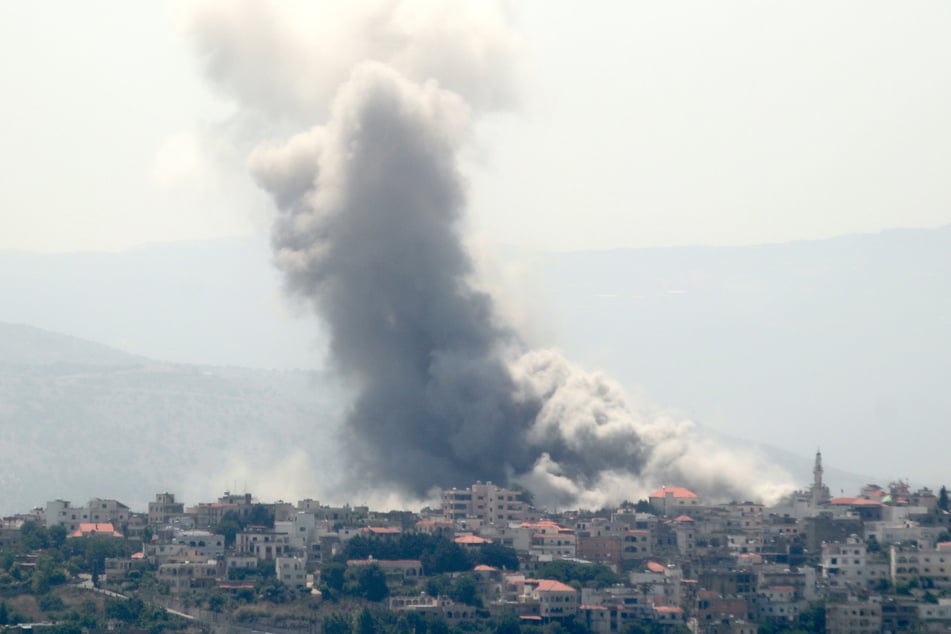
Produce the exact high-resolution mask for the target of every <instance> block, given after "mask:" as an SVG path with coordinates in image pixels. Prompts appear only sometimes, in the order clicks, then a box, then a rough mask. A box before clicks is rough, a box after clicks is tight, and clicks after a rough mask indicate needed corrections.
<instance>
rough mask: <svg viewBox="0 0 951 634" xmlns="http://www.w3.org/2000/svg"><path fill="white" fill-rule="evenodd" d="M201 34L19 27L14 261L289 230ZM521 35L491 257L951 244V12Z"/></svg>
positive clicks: (5, 59)
mask: <svg viewBox="0 0 951 634" xmlns="http://www.w3.org/2000/svg"><path fill="white" fill-rule="evenodd" d="M179 14H180V7H178V6H177V5H173V4H160V3H128V2H84V3H67V2H61V3H6V4H5V5H4V7H3V19H2V20H0V47H2V49H0V53H2V54H0V73H2V77H3V81H4V91H3V94H4V99H3V100H2V101H0V138H2V139H3V140H4V150H5V151H4V152H3V154H2V157H0V169H2V170H3V173H4V178H3V181H2V185H0V208H2V209H3V212H2V214H0V248H18V249H28V250H44V251H49V250H98V249H122V248H126V247H130V246H133V245H136V244H141V243H145V242H156V241H164V240H179V239H196V238H211V237H219V236H235V235H246V234H250V233H253V232H265V231H267V227H268V226H269V225H270V213H271V212H270V210H269V203H268V202H267V200H266V199H265V197H264V195H263V194H261V193H260V192H259V191H257V190H256V189H255V188H254V186H253V185H252V184H251V182H250V179H248V178H247V177H246V175H245V174H244V167H243V151H244V150H243V148H242V147H241V141H240V139H241V130H240V129H237V130H236V129H235V128H236V126H235V121H234V119H233V116H232V115H233V112H234V108H233V106H232V104H230V103H229V102H228V101H227V100H226V99H225V98H224V97H221V96H218V95H214V94H212V93H211V92H210V90H209V88H208V87H207V84H206V83H205V82H203V80H202V78H201V75H200V70H199V63H198V61H197V60H196V56H195V54H194V51H193V50H192V48H191V44H190V41H189V39H188V38H187V36H186V35H184V34H183V32H182V31H181V29H180V28H179ZM511 18H512V20H513V22H514V23H515V24H516V30H517V32H518V33H519V34H520V35H521V37H522V38H523V41H522V59H523V63H524V67H523V68H522V74H521V77H522V81H521V83H520V87H519V91H520V94H519V103H518V107H517V108H516V110H515V111H514V112H510V113H505V114H497V115H493V116H492V117H491V118H489V119H483V120H482V122H481V123H480V128H479V131H478V138H477V140H476V141H477V142H476V143H475V144H473V147H472V149H471V150H470V152H469V154H468V158H467V162H468V165H467V167H466V172H467V176H468V178H469V184H470V203H471V220H470V222H471V223H472V229H473V230H474V231H475V232H476V233H477V234H479V235H480V236H482V237H483V238H484V239H487V240H489V241H493V242H497V243H503V244H513V245H519V246H526V247H534V248H544V249H586V248H611V247H629V246H660V245H674V244H695V243H704V244H751V243H760V242H774V241H785V240H791V239H799V238H818V237H826V236H830V235H836V234H841V233H848V232H856V231H876V230H879V229H882V228H886V227H898V226H937V225H942V224H947V223H951V188H949V187H948V185H947V174H948V173H951V123H949V119H948V117H947V113H948V112H951V75H949V74H948V72H947V69H948V68H951V38H948V37H947V34H948V33H951V4H949V3H947V2H944V1H932V2H915V3H895V2H879V1H874V2H873V1H868V0H859V1H854V2H785V3H779V2H768V1H764V0H751V1H748V2H735V1H721V2H716V3H709V2H625V3H621V2H613V3H603V4H602V5H601V7H600V9H599V10H598V9H593V8H592V7H591V6H590V5H582V4H581V3H566V2H557V3H556V2H548V1H544V0H533V1H523V2H518V3H513V6H512V8H511ZM318 119H319V117H315V121H317V120H318Z"/></svg>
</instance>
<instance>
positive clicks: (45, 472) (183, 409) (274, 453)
mask: <svg viewBox="0 0 951 634" xmlns="http://www.w3.org/2000/svg"><path fill="white" fill-rule="evenodd" d="M332 396H333V395H332V394H330V393H329V387H328V385H327V384H325V383H324V382H323V380H322V378H321V377H320V376H319V375H317V374H316V373H306V372H301V371H265V370H247V369H235V368H216V367H211V366H190V365H183V364H170V363H164V362H157V361H152V360H149V359H146V358H144V357H140V356H135V355H130V354H126V353H124V352H120V351H118V350H115V349H113V348H109V347H106V346H102V345H99V344H95V343H91V342H88V341H84V340H81V339H77V338H75V337H69V336H64V335H60V334H57V333H52V332H47V331H43V330H39V329H36V328H32V327H27V326H21V325H11V324H3V323H0V437H2V443H0V491H2V497H0V512H3V513H11V512H15V511H24V510H28V509H30V508H32V507H34V506H37V505H43V504H44V503H45V502H46V501H47V500H50V499H56V498H63V499H70V500H72V501H74V502H77V503H80V504H81V503H85V502H86V501H87V499H88V498H91V497H95V496H98V497H111V498H117V499H119V500H122V501H124V502H126V503H127V504H134V505H135V506H134V508H140V509H144V508H145V506H144V505H145V502H146V501H147V500H148V499H149V498H150V497H151V496H152V495H153V494H154V493H158V492H162V491H172V492H177V493H179V495H180V497H181V496H188V495H190V496H193V497H192V498H191V499H190V500H188V501H189V502H191V503H194V502H195V501H196V500H195V499H194V496H202V497H201V498H200V499H203V500H207V499H214V496H216V495H220V494H221V492H222V491H224V490H225V489H228V488H238V489H240V488H242V487H251V488H252V489H253V488H254V487H255V486H258V487H259V488H260V487H264V488H267V487H271V490H274V489H275V488H277V489H279V490H281V491H286V492H287V493H288V494H294V493H295V492H306V491H314V490H315V488H316V482H317V480H318V479H319V477H320V469H319V465H317V464H303V463H301V460H302V458H301V457H300V456H299V455H298V454H297V453H296V451H295V450H296V449H298V448H301V447H307V448H308V454H309V455H312V456H320V455H321V454H322V451H321V447H320V443H321V439H323V442H325V443H326V442H327V440H328V439H327V433H328V431H329V430H330V429H331V423H332V420H333V419H334V418H335V417H336V415H337V414H336V413H335V410H334V408H333V405H332V402H331V401H332V398H331V397H332ZM337 400H339V398H338V399H337ZM326 453H329V452H326ZM329 459H330V458H329V456H328V460H329ZM328 471H329V472H330V473H332V470H328ZM291 475H300V476H301V480H302V481H300V482H297V483H295V482H293V481H284V478H285V476H291ZM241 476H243V478H242V479H241V480H238V479H237V478H239V477H241ZM272 480H273V481H272Z"/></svg>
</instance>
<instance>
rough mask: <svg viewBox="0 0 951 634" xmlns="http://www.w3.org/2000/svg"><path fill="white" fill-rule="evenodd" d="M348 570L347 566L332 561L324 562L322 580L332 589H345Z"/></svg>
mask: <svg viewBox="0 0 951 634" xmlns="http://www.w3.org/2000/svg"><path fill="white" fill-rule="evenodd" d="M346 572H347V566H346V565H344V564H338V563H336V562H331V563H328V564H324V565H323V566H322V567H321V569H320V580H321V582H323V584H324V585H325V586H327V587H328V588H330V589H331V590H336V591H337V592H340V591H341V590H343V583H344V576H345V574H346Z"/></svg>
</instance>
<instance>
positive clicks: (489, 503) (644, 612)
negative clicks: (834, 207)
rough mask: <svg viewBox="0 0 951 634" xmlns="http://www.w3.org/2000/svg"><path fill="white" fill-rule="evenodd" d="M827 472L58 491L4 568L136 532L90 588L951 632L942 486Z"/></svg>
mask: <svg viewBox="0 0 951 634" xmlns="http://www.w3.org/2000/svg"><path fill="white" fill-rule="evenodd" d="M822 476H823V469H822V462H821V455H820V454H818V453H817V454H816V459H815V467H814V480H813V482H812V484H811V485H810V486H809V487H808V488H805V489H804V490H801V491H797V492H796V493H794V494H792V495H790V496H788V497H787V498H785V499H784V500H783V501H782V502H781V503H780V504H778V505H776V506H774V507H765V506H764V505H762V504H758V503H753V502H749V501H732V502H729V503H716V504H714V503H709V502H707V501H705V500H704V499H703V498H702V497H701V496H699V495H698V494H696V493H694V492H692V491H691V490H689V489H687V488H684V487H681V486H664V487H662V488H660V489H658V490H656V491H654V492H652V493H651V494H650V495H649V496H648V498H647V499H646V500H640V501H638V502H636V503H632V502H625V503H624V504H622V505H621V506H620V507H618V508H612V509H602V510H599V511H564V512H559V513H551V512H544V511H540V510H538V509H536V508H534V506H533V505H532V500H531V494H530V493H529V492H528V491H526V490H524V489H520V488H518V487H512V488H505V487H501V486H497V485H495V484H492V483H481V482H478V483H473V484H472V485H471V486H469V487H467V488H464V489H455V488H453V489H446V490H444V491H443V493H442V505H441V508H435V509H424V510H423V511H421V512H419V513H413V512H407V511H389V512H377V511H374V510H372V509H369V508H367V507H362V506H349V505H345V506H328V505H323V504H321V503H319V502H318V501H315V500H301V501H299V502H297V503H296V504H292V503H286V502H280V501H278V502H272V503H262V502H259V501H257V500H255V499H254V497H253V496H252V495H251V494H250V493H243V494H233V493H230V492H226V493H225V494H224V495H223V496H221V497H220V498H219V499H217V500H215V501H213V502H201V503H198V504H197V505H195V506H193V507H187V508H186V506H185V504H184V503H183V502H181V501H178V500H177V499H176V497H175V495H174V494H172V493H159V494H157V495H156V496H155V499H154V501H152V502H149V504H148V510H147V512H146V513H138V512H133V511H132V510H131V509H130V508H129V507H127V506H126V505H124V504H123V503H121V502H119V501H117V500H111V499H99V498H94V499H92V500H90V501H89V502H88V503H87V504H86V505H85V506H76V505H73V504H72V503H71V502H68V501H64V500H54V501H50V502H48V503H47V504H46V506H45V508H37V509H34V510H33V511H31V512H29V513H24V514H20V515H17V516H15V517H9V518H5V519H4V520H3V526H2V536H0V541H2V546H3V548H4V549H6V548H9V547H11V546H14V545H19V546H20V551H19V552H21V553H23V554H21V555H20V556H19V557H18V558H17V559H16V561H10V560H8V561H7V564H6V566H5V567H6V570H7V572H8V573H11V571H12V570H13V568H14V567H19V568H20V569H24V570H26V569H29V568H30V566H31V561H32V562H33V563H32V565H33V566H35V565H36V561H37V558H38V557H41V556H42V548H38V549H35V550H34V551H33V552H31V551H30V549H28V548H26V549H25V548H23V545H24V543H25V542H27V541H28V540H29V539H30V538H32V537H33V536H34V535H33V534H34V533H35V532H36V529H37V527H40V528H41V529H43V530H45V531H46V533H47V535H48V539H49V540H51V541H53V540H55V538H54V535H59V538H60V540H61V541H62V540H65V541H66V542H68V541H69V540H73V539H80V540H81V539H86V538H95V539H97V540H99V541H104V540H117V541H122V542H124V543H127V544H133V545H134V546H130V548H129V549H128V550H129V551H130V552H129V554H127V555H125V554H123V555H121V556H105V557H104V558H103V559H102V565H101V569H100V570H92V574H91V575H86V576H85V579H86V581H85V583H86V584H87V585H89V586H92V587H96V588H102V589H106V590H108V591H111V592H115V593H117V595H119V593H122V592H125V591H128V590H129V589H130V588H131V589H132V590H138V589H144V585H143V583H142V580H143V579H144V578H145V577H148V578H150V579H151V580H152V585H151V587H150V588H151V591H152V592H153V594H154V595H155V596H161V597H163V600H164V601H165V603H166V604H168V605H172V604H174V605H175V606H176V608H178V609H181V610H182V613H183V614H188V611H189V608H199V609H200V608H206V609H212V610H215V611H220V610H222V609H224V608H225V607H226V606H228V605H231V606H235V605H253V604H255V603H258V602H261V601H264V600H266V599H267V597H268V596H271V597H272V598H273V597H274V596H278V595H280V597H281V598H280V601H278V602H289V601H294V600H297V599H302V600H306V601H309V602H312V603H313V602H318V603H317V604H321V603H327V602H332V601H336V600H338V599H339V598H341V597H345V596H352V597H354V598H355V599H359V600H360V601H364V602H365V604H366V605H373V606H374V607H375V609H386V610H388V611H390V612H394V613H404V614H413V615H419V616H423V617H426V618H436V619H439V620H441V621H444V622H445V623H446V624H447V625H448V626H450V627H452V626H454V625H458V624H460V623H465V622H471V621H475V620H478V619H484V618H494V619H496V620H497V621H498V620H500V619H501V620H506V619H508V621H511V622H515V623H517V624H518V625H519V627H520V628H521V627H532V626H539V627H544V626H548V625H550V624H553V623H554V624H560V625H561V626H564V627H568V629H569V630H570V631H581V632H590V633H592V634H611V633H613V632H639V631H651V632H694V633H696V634H757V633H765V632H779V631H826V632H849V633H865V632H868V633H872V632H875V633H879V632H909V631H915V632H917V631H921V632H932V631H951V514H949V512H948V499H947V491H946V489H944V487H941V490H940V492H939V493H938V494H935V493H934V492H932V491H931V490H929V489H927V488H922V489H920V490H917V491H914V492H913V491H911V490H910V489H909V487H908V486H907V484H905V483H903V482H900V481H899V482H895V483H892V484H891V485H889V486H886V487H880V486H877V485H868V486H866V487H864V488H863V489H862V490H861V491H859V492H856V493H857V494H856V496H855V497H838V498H835V497H831V496H830V494H829V490H828V487H827V486H826V485H825V484H824V483H823V478H822ZM26 533H30V535H27V534H26ZM39 545H40V546H42V545H43V544H39ZM110 554H113V555H114V554H115V553H110ZM414 555H415V556H414ZM262 570H266V571H267V576H268V578H270V579H271V581H270V585H269V586H268V588H267V589H262V584H261V583H260V579H261V576H260V575H261V571H262ZM11 574H12V573H11ZM0 576H2V575H0ZM65 576H66V577H68V576H69V575H68V574H67V575H65ZM0 585H3V582H2V581H0ZM34 585H35V584H34ZM119 596H128V595H119ZM419 616H417V617H414V618H419ZM499 622H501V621H499ZM330 625H331V624H329V623H328V621H327V620H326V619H325V620H324V622H323V627H324V630H328V629H332V628H331V627H330ZM337 631H341V630H337Z"/></svg>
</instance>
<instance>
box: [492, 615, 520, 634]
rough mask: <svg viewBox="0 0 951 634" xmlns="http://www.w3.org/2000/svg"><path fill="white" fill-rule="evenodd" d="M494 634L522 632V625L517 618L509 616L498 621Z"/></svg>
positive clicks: (518, 633)
mask: <svg viewBox="0 0 951 634" xmlns="http://www.w3.org/2000/svg"><path fill="white" fill-rule="evenodd" d="M494 634H522V626H521V624H519V622H518V619H516V618H514V617H511V616H509V617H506V618H504V619H502V620H501V621H499V624H498V625H496V626H495V633H494Z"/></svg>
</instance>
